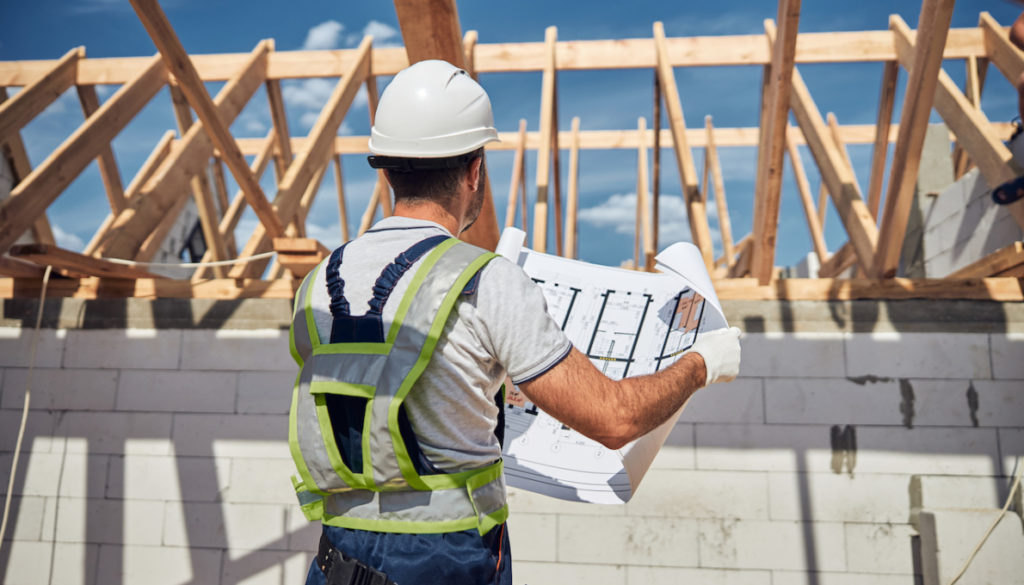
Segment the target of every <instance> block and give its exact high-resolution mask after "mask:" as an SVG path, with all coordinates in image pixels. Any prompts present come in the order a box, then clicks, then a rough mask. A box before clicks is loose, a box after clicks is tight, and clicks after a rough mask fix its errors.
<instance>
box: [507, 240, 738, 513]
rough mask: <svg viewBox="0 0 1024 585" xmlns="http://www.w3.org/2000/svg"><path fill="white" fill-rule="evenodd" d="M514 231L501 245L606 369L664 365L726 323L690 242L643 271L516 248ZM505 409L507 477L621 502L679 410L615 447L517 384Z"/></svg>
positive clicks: (645, 369) (647, 369)
mask: <svg viewBox="0 0 1024 585" xmlns="http://www.w3.org/2000/svg"><path fill="white" fill-rule="evenodd" d="M512 230H514V228H509V229H507V230H506V234H505V235H503V237H502V241H501V243H499V245H498V252H499V253H500V254H502V255H504V256H506V257H508V258H510V259H512V260H514V261H516V262H517V263H518V264H519V265H520V266H521V267H522V268H523V270H524V271H525V272H526V273H527V274H528V275H529V276H530V277H531V278H532V279H533V281H534V282H536V283H537V285H538V286H539V287H540V288H541V290H542V291H543V292H544V296H545V299H546V301H547V304H548V313H549V314H550V315H551V317H552V318H553V319H554V320H555V322H556V323H558V324H559V326H560V327H561V328H562V330H563V331H565V333H566V335H567V336H568V337H569V339H570V340H571V341H572V343H573V345H575V346H576V348H577V349H579V350H580V351H581V352H583V353H584V355H586V356H587V357H588V358H590V360H591V362H593V364H594V365H595V366H596V367H597V368H598V369H599V370H601V371H602V372H603V373H604V374H605V375H607V376H608V377H610V378H613V379H621V378H624V377H628V376H638V375H643V374H649V373H652V372H655V371H657V370H659V369H661V368H664V367H667V366H669V365H670V364H671V363H673V362H674V361H675V360H676V359H678V358H679V356H680V355H682V353H683V352H685V351H686V350H687V349H688V348H689V347H690V346H691V345H693V342H694V341H695V340H696V338H697V336H698V335H700V333H701V332H703V331H710V330H713V329H719V328H722V327H725V326H726V323H725V319H724V317H723V316H722V314H721V309H720V308H719V306H718V301H717V299H716V298H715V297H714V289H713V288H711V285H710V279H709V278H708V277H707V272H706V271H705V269H704V265H703V263H702V262H701V261H700V257H699V255H697V256H696V257H694V256H693V254H694V253H695V252H696V248H693V246H692V245H689V244H675V245H674V246H672V247H670V248H669V249H668V250H666V252H665V253H663V254H664V255H665V258H666V260H667V263H666V264H665V265H663V266H662V267H661V268H662V269H663V271H662V272H661V273H647V272H637V271H632V270H624V269H620V268H610V267H605V266H597V265H593V264H587V263H585V262H580V261H577V260H569V259H565V258H560V257H557V256H551V255H548V254H541V253H537V252H532V251H529V250H523V249H522V238H521V236H519V235H518V234H522V232H521V231H519V230H514V231H512ZM516 232H518V234H516ZM517 237H518V241H516V238H517ZM510 241H511V243H510ZM680 246H682V248H679V247H680ZM686 246H690V248H693V249H692V250H690V249H689V248H686ZM659 258H662V256H661V255H659ZM694 272H697V274H695V275H694V276H693V277H689V275H690V274H692V273H694ZM580 391H581V392H585V391H586V390H585V389H583V388H581V389H580ZM505 415H506V416H505V448H504V453H503V454H504V458H505V472H506V476H507V479H508V483H509V485H511V486H515V487H520V488H523V489H528V490H531V491H536V492H539V493H543V494H547V495H551V496H554V497H558V498H562V499H566V500H575V501H585V502H595V503H622V502H626V501H628V500H629V499H630V497H632V494H633V492H634V491H635V490H636V487H637V485H639V482H640V480H641V479H642V477H643V475H644V473H645V472H646V470H647V468H648V467H649V466H650V463H651V461H652V460H653V459H654V456H655V455H656V454H657V451H658V449H660V447H661V445H662V443H663V442H664V440H665V437H666V436H667V434H668V432H669V431H670V430H671V428H672V425H673V424H674V423H675V420H676V418H678V413H677V414H676V415H675V416H673V417H671V418H670V420H669V421H667V422H666V423H665V424H663V425H662V426H661V427H659V428H658V429H655V430H654V431H652V432H651V433H649V434H647V435H645V436H644V437H641V438H640V439H638V440H636V441H634V442H633V443H631V444H630V445H627V446H626V447H624V448H622V449H619V450H617V451H613V450H610V449H607V448H606V447H604V446H602V445H601V444H600V443H597V442H596V441H593V440H591V439H588V438H587V437H584V436H583V435H580V434H579V433H577V432H575V431H573V430H572V429H570V428H568V427H566V426H565V425H563V424H562V423H560V422H559V421H557V420H556V419H555V418H553V417H551V416H550V415H548V414H547V413H545V412H544V411H543V410H541V409H539V408H537V406H536V405H534V404H532V403H531V402H530V401H529V400H527V399H526V397H525V396H523V395H522V393H521V392H519V391H518V390H517V389H515V388H513V389H512V390H511V391H510V392H509V394H508V397H507V399H506V412H505Z"/></svg>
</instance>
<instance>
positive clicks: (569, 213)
mask: <svg viewBox="0 0 1024 585" xmlns="http://www.w3.org/2000/svg"><path fill="white" fill-rule="evenodd" d="M570 132H571V134H572V140H571V141H570V142H569V198H568V200H567V201H566V213H565V247H564V248H563V249H562V255H563V256H565V257H566V258H576V257H577V256H579V238H578V237H577V229H576V228H577V225H576V224H577V217H578V215H579V207H580V145H579V138H580V118H579V116H574V117H573V119H572V130H571V131H570Z"/></svg>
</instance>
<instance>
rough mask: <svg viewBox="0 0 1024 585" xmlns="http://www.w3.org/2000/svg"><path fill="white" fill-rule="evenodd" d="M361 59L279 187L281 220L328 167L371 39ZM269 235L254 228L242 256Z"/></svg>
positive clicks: (256, 269)
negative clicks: (317, 173)
mask: <svg viewBox="0 0 1024 585" xmlns="http://www.w3.org/2000/svg"><path fill="white" fill-rule="evenodd" d="M359 47H360V50H361V53H360V54H361V55H362V58H361V59H359V60H358V61H356V62H355V63H354V64H353V66H352V69H350V70H349V71H348V72H347V73H346V75H345V76H344V77H342V78H341V80H340V81H338V84H337V85H336V86H335V88H334V91H333V92H332V93H331V96H330V97H329V98H328V99H327V103H326V104H325V105H324V108H323V110H321V112H320V116H319V117H318V118H317V120H316V123H314V124H313V128H311V129H310V131H309V142H308V146H309V147H308V148H307V149H306V150H304V151H302V152H301V153H300V154H299V155H298V156H297V157H296V159H295V161H294V162H292V164H291V165H289V166H288V172H287V173H285V176H284V177H283V178H282V179H281V181H280V183H279V184H278V190H277V195H276V196H275V197H274V206H275V208H276V209H277V212H278V214H279V215H280V216H281V217H292V216H293V215H294V214H295V211H296V207H297V206H298V205H299V204H300V201H301V198H302V194H303V193H304V192H305V190H306V186H307V185H309V182H310V180H311V179H312V178H313V175H314V174H315V173H316V171H317V169H319V168H321V167H323V166H324V165H325V164H326V163H327V158H328V157H329V156H330V155H331V152H330V151H331V146H332V144H333V142H334V137H335V136H336V135H337V133H338V127H340V126H341V121H342V120H343V119H344V118H345V113H346V112H347V111H348V108H349V106H350V105H352V100H353V99H355V96H356V93H357V92H358V91H359V86H360V85H361V84H362V83H363V81H365V80H366V77H367V75H368V74H369V71H370V48H371V38H370V37H365V38H364V39H363V41H362V43H360V45H359ZM267 236H268V232H267V230H265V229H264V227H263V225H262V224H261V225H258V226H256V230H255V231H254V232H253V235H252V237H250V238H249V241H248V242H247V243H246V245H245V248H244V249H243V250H242V253H241V254H242V256H252V255H254V254H255V253H256V252H255V250H259V249H264V248H265V247H266V246H267V245H268V244H269V242H268V240H267ZM265 268H266V261H255V262H250V263H248V264H246V265H245V266H236V267H234V268H232V269H231V273H230V276H231V277H232V278H242V277H251V276H256V275H258V274H260V273H262V272H263V270H264V269H265Z"/></svg>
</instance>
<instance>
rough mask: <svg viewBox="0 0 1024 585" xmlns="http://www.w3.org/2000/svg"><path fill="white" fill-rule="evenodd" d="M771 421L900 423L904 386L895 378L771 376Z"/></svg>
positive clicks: (768, 393) (767, 402) (768, 399)
mask: <svg viewBox="0 0 1024 585" xmlns="http://www.w3.org/2000/svg"><path fill="white" fill-rule="evenodd" d="M764 384H765V391H764V394H765V418H766V420H767V422H768V423H769V424H775V423H790V424H818V425H823V424H827V425H833V424H855V425H856V424H881V425H900V424H902V421H903V415H902V414H901V413H900V400H901V398H900V386H899V383H898V382H897V381H895V380H886V381H878V382H875V381H865V382H862V383H858V382H856V381H853V380H848V379H844V378H803V379H799V378H768V379H766V380H765V381H764Z"/></svg>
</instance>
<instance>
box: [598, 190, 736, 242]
mask: <svg viewBox="0 0 1024 585" xmlns="http://www.w3.org/2000/svg"><path fill="white" fill-rule="evenodd" d="M707 213H708V219H709V220H711V223H712V224H713V225H714V224H717V223H718V222H717V215H718V214H717V211H716V210H715V208H714V206H708V208H707ZM579 219H580V221H583V222H586V223H588V224H591V225H593V226H594V227H598V228H611V229H614V230H615V232H616V233H620V234H626V235H630V236H632V235H633V233H634V232H635V231H636V193H625V194H623V193H618V194H615V195H612V196H611V197H609V198H608V199H606V200H605V201H604V202H602V203H599V204H598V205H595V206H593V207H588V208H585V209H581V210H580V212H579ZM658 220H659V226H658V234H659V238H658V239H659V240H662V241H663V242H674V241H685V240H690V224H689V220H688V219H687V214H686V204H685V203H683V198H682V196H680V195H669V194H665V193H663V194H662V195H661V197H660V198H659V201H658ZM711 236H712V239H713V240H714V241H716V242H717V241H718V240H719V239H720V236H719V234H718V230H717V229H712V230H711Z"/></svg>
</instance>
